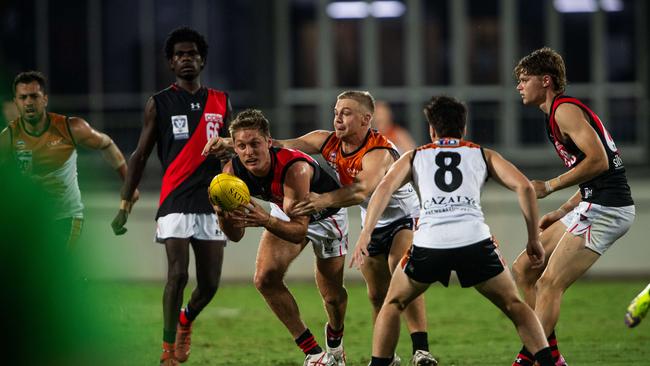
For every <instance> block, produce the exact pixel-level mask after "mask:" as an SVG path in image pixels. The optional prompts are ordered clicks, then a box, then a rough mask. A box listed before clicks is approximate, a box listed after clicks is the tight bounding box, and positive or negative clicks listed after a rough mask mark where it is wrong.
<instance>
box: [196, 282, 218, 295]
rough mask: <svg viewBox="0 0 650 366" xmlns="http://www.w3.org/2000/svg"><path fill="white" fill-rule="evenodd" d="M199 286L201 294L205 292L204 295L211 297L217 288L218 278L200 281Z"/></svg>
mask: <svg viewBox="0 0 650 366" xmlns="http://www.w3.org/2000/svg"><path fill="white" fill-rule="evenodd" d="M199 287H200V288H199V290H200V291H201V294H205V295H206V296H209V297H210V298H212V297H213V296H214V294H216V293H217V290H218V289H219V280H210V281H208V282H207V283H202V284H201V286H199Z"/></svg>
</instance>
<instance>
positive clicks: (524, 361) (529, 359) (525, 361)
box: [512, 346, 535, 366]
mask: <svg viewBox="0 0 650 366" xmlns="http://www.w3.org/2000/svg"><path fill="white" fill-rule="evenodd" d="M534 363H535V356H533V354H532V353H530V351H528V349H526V346H523V347H521V351H519V354H518V355H517V359H516V360H515V362H514V363H513V364H512V365H513V366H514V365H521V366H533V364H534Z"/></svg>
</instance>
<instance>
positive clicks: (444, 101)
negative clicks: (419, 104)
mask: <svg viewBox="0 0 650 366" xmlns="http://www.w3.org/2000/svg"><path fill="white" fill-rule="evenodd" d="M424 115H425V117H426V118H427V122H429V125H431V127H433V129H434V130H435V131H436V135H437V136H438V137H456V138H462V137H463V133H464V132H465V125H466V124H467V108H466V107H465V104H463V103H462V102H460V101H458V100H457V99H456V98H452V97H448V96H445V95H441V96H433V97H431V100H429V103H427V105H426V106H425V107H424Z"/></svg>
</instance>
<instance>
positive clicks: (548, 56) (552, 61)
mask: <svg viewBox="0 0 650 366" xmlns="http://www.w3.org/2000/svg"><path fill="white" fill-rule="evenodd" d="M514 74H515V79H519V76H520V75H521V74H526V75H539V76H542V75H549V76H550V77H551V79H552V80H553V86H554V88H553V89H554V90H555V91H556V92H564V89H565V88H566V84H567V81H566V68H565V66H564V60H563V59H562V56H560V54H559V53H557V52H556V51H555V50H553V49H551V48H549V47H543V48H540V49H538V50H535V51H533V52H532V53H531V54H529V55H528V56H525V57H524V58H522V59H521V60H519V63H518V64H517V66H515V69H514Z"/></svg>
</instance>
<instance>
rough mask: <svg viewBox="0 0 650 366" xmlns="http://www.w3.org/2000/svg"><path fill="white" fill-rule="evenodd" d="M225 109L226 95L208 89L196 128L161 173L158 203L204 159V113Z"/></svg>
mask: <svg viewBox="0 0 650 366" xmlns="http://www.w3.org/2000/svg"><path fill="white" fill-rule="evenodd" d="M225 110H226V95H225V94H224V93H220V92H218V91H216V90H214V89H208V98H207V101H206V106H205V108H204V109H203V115H202V116H201V120H200V121H199V123H198V125H197V126H196V130H195V131H194V133H193V134H192V136H191V137H190V139H189V140H188V141H187V143H185V146H183V149H182V150H181V151H180V152H179V153H178V155H177V156H176V158H175V159H174V161H172V162H171V163H170V164H169V166H168V167H167V170H166V171H165V175H163V178H162V188H161V189H160V201H159V203H158V204H159V205H162V203H163V202H164V201H165V199H166V198H167V196H169V194H170V193H171V192H172V191H173V190H174V189H176V187H178V186H179V185H180V184H181V183H183V181H184V180H185V179H187V177H189V176H190V175H192V173H193V172H194V171H195V170H196V169H197V168H198V167H199V166H200V165H201V164H202V163H203V162H204V161H205V156H203V155H201V152H202V151H203V147H205V144H206V143H207V141H208V137H207V128H206V127H207V126H206V124H207V122H206V120H205V114H206V113H219V114H221V115H223V114H224V111H225Z"/></svg>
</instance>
